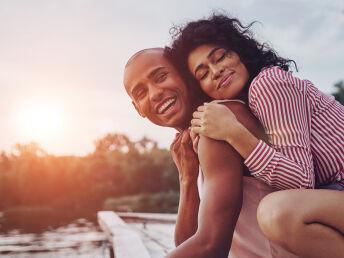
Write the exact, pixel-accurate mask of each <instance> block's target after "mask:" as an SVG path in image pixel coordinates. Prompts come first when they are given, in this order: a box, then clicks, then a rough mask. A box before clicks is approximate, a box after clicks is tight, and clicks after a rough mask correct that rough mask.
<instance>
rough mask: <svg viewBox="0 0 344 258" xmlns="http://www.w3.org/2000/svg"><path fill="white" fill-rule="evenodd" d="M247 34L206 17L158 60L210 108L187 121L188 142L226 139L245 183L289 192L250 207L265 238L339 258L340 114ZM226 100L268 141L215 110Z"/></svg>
mask: <svg viewBox="0 0 344 258" xmlns="http://www.w3.org/2000/svg"><path fill="white" fill-rule="evenodd" d="M251 26H252V23H251V24H250V25H248V26H243V25H242V24H241V23H240V21H239V20H237V19H233V18H229V17H226V16H223V15H213V16H212V17H210V18H209V19H204V20H198V21H195V22H190V23H189V24H187V25H186V26H185V27H184V28H179V29H178V28H177V30H176V31H177V33H176V34H175V36H174V42H173V44H172V47H171V48H170V49H167V51H166V52H167V55H168V56H169V58H170V59H171V60H173V62H174V64H175V66H176V67H179V70H180V71H182V72H183V75H184V77H185V78H194V79H196V80H197V81H198V85H196V86H195V84H188V85H189V86H190V87H199V86H200V87H201V88H202V90H203V91H204V92H205V93H206V94H207V95H208V96H209V97H211V98H212V99H214V100H217V101H213V102H212V103H207V104H205V105H203V106H200V107H199V108H198V111H197V112H195V113H194V119H193V120H192V134H193V137H194V143H195V145H197V137H195V135H197V134H202V135H205V136H207V137H210V138H213V139H217V140H224V141H227V142H228V143H229V144H230V145H231V146H232V147H233V148H234V149H235V150H236V151H237V152H238V153H239V154H240V155H241V156H242V157H243V159H244V163H245V165H246V166H247V168H248V169H249V171H250V173H251V175H253V176H254V177H256V178H258V179H261V180H263V181H264V182H265V183H267V184H269V185H271V186H272V187H274V188H276V189H280V190H282V189H283V190H285V189H289V190H286V191H277V192H274V193H272V194H269V195H268V196H266V197H265V198H264V199H263V200H262V201H261V203H260V206H259V208H258V213H257V217H258V222H259V225H260V227H261V230H262V231H263V233H264V234H265V235H266V236H267V237H268V238H269V239H270V240H272V241H274V242H276V243H278V244H280V245H281V246H283V247H285V248H286V249H287V250H290V251H291V252H293V253H295V254H297V255H299V256H302V257H342V256H343V253H344V236H343V234H344V208H343V204H344V192H343V190H344V168H343V163H344V126H343V125H344V107H343V106H342V105H341V104H340V103H338V102H337V101H335V99H334V98H333V97H330V96H327V95H325V94H324V93H322V92H320V91H319V90H318V89H317V88H316V87H315V86H314V85H313V84H312V83H311V82H310V81H308V80H301V79H299V78H297V77H294V76H293V74H292V73H291V72H290V71H289V70H290V68H291V65H295V68H296V69H297V67H296V64H295V62H294V61H293V60H289V59H285V58H282V57H280V56H278V54H277V53H276V52H275V51H274V50H273V49H271V48H269V47H268V46H267V45H266V44H260V43H259V42H258V41H257V40H255V39H254V38H253V35H252V32H251V31H250V27H251ZM191 90H192V89H191ZM226 101H239V102H241V103H244V104H245V105H248V106H249V108H250V110H251V112H252V113H253V114H254V115H255V117H256V118H257V119H258V120H259V121H260V123H261V124H262V126H263V127H264V130H265V133H266V134H267V135H268V138H269V139H268V142H267V143H265V142H264V141H262V140H260V139H258V138H256V137H255V136H254V135H253V134H252V133H251V132H250V131H249V130H247V129H246V128H245V126H243V125H242V124H241V123H240V121H238V120H237V119H236V117H235V115H234V114H233V112H231V110H230V109H228V108H227V107H225V106H224V105H220V104H219V103H216V102H226ZM219 118H220V119H219ZM300 188H302V189H301V190H300ZM307 188H308V190H305V189H307ZM314 188H327V189H334V190H335V191H334V190H325V189H321V190H319V189H314ZM291 189H292V190H291ZM296 189H297V190H296ZM338 190H339V191H338Z"/></svg>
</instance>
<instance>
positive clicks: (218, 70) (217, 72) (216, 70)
mask: <svg viewBox="0 0 344 258" xmlns="http://www.w3.org/2000/svg"><path fill="white" fill-rule="evenodd" d="M210 70H211V74H212V76H211V78H212V80H217V79H218V78H219V77H221V75H222V74H223V72H224V68H223V67H218V66H211V67H210Z"/></svg>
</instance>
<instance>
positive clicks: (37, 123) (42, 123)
mask: <svg viewBox="0 0 344 258" xmlns="http://www.w3.org/2000/svg"><path fill="white" fill-rule="evenodd" d="M18 122H19V127H20V131H21V132H22V134H23V136H25V138H27V139H29V140H33V141H38V142H40V141H44V140H48V139H49V138H51V137H54V136H56V135H58V134H59V133H61V131H62V129H63V127H64V117H63V114H62V112H61V111H59V110H58V109H57V108H53V107H51V106H49V105H45V106H43V105H42V106H39V105H35V106H29V107H26V108H25V110H23V111H22V112H21V114H20V115H19V117H18Z"/></svg>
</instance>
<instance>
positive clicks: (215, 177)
mask: <svg viewBox="0 0 344 258" xmlns="http://www.w3.org/2000/svg"><path fill="white" fill-rule="evenodd" d="M124 85H125V88H126V91H127V93H128V94H129V96H130V97H131V99H132V102H133V105H134V107H135V108H136V110H137V111H138V113H139V114H140V115H141V116H142V117H146V118H148V119H149V120H150V121H151V122H153V123H155V124H157V125H160V126H167V127H173V128H175V129H176V130H177V131H178V132H179V133H177V135H176V138H175V140H174V141H173V143H172V145H171V151H172V156H173V159H174V161H175V163H176V165H177V168H178V171H179V179H180V203H179V210H178V218H177V223H176V230H175V243H176V246H177V248H176V249H175V250H174V251H173V252H172V253H171V254H169V256H168V257H227V256H228V252H229V249H230V248H231V242H232V238H233V232H234V229H235V225H236V222H237V218H238V216H239V213H240V210H241V205H242V190H243V189H242V178H243V170H244V168H243V162H242V159H241V157H240V155H239V154H238V153H236V151H235V150H234V149H233V148H232V147H231V146H230V145H228V144H226V143H224V142H220V141H215V140H212V139H209V138H206V137H201V138H200V140H199V144H198V157H197V156H196V154H195V153H194V152H193V151H192V147H191V144H190V142H191V139H190V136H189V130H188V129H187V128H188V127H189V124H190V120H191V117H192V112H193V111H194V110H195V108H196V106H197V105H199V104H200V103H201V100H200V99H195V98H194V97H193V98H191V94H190V93H189V92H188V90H187V88H186V85H185V83H184V81H183V80H182V78H181V77H180V75H179V74H178V72H177V69H176V68H175V67H174V66H173V65H172V64H171V62H170V61H169V60H168V59H167V58H166V57H165V55H164V50H163V49H160V48H155V49H146V50H142V51H140V52H138V53H136V54H135V55H134V56H133V57H131V59H130V60H129V61H128V63H127V65H126V67H125V73H124ZM193 96H194V94H193ZM227 106H228V107H229V108H231V110H232V111H233V112H234V114H235V115H236V116H237V119H238V120H239V121H240V122H242V123H243V124H244V125H245V126H246V127H247V128H248V129H249V130H251V131H252V132H254V133H255V134H257V132H259V131H261V130H259V125H258V124H257V122H256V120H255V119H254V118H253V116H252V115H251V113H250V112H249V111H248V110H247V109H246V108H245V107H244V105H242V104H239V103H229V104H228V105H227ZM260 137H261V135H260ZM199 166H200V167H201V168H202V172H203V173H202V177H203V184H202V193H201V200H200V198H199V187H198V186H197V178H198V174H199V173H198V169H199ZM245 180H246V179H245ZM252 180H254V179H252ZM248 182H252V181H248ZM254 182H255V183H254V184H253V185H252V183H251V185H250V183H249V184H247V183H245V189H249V188H250V187H251V188H252V189H253V190H252V189H251V190H250V191H249V193H250V194H245V191H244V199H245V201H244V206H243V207H244V210H243V212H242V213H241V215H240V219H239V222H238V223H239V224H238V225H237V227H236V233H235V234H236V235H235V237H234V241H233V246H232V249H231V253H230V256H231V257H277V256H276V255H278V257H281V255H280V254H282V253H283V254H285V256H284V257H291V256H289V254H286V253H285V252H284V251H283V250H279V249H278V247H275V246H273V245H270V243H269V241H267V240H266V238H265V237H264V236H263V235H262V233H261V232H260V230H259V227H258V224H257V221H256V212H255V211H256V208H257V206H258V203H259V200H260V199H261V198H262V197H263V196H264V195H266V194H267V193H269V192H271V189H270V188H268V187H267V186H266V185H264V184H263V183H261V182H259V183H258V181H257V180H254ZM256 185H258V186H259V187H260V190H261V191H260V192H259V191H258V190H259V189H258V188H256V189H258V190H257V191H258V192H254V191H255V190H254V188H255V187H256ZM248 204H249V205H248ZM246 206H247V207H246ZM244 211H248V212H244ZM243 237H244V238H243ZM276 250H277V251H276ZM273 252H275V254H276V255H274V254H273Z"/></svg>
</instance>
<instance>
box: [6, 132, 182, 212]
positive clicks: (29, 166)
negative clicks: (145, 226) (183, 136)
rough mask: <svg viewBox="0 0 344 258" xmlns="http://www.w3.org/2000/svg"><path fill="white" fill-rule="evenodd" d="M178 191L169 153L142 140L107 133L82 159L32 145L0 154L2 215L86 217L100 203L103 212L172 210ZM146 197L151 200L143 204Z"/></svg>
mask: <svg viewBox="0 0 344 258" xmlns="http://www.w3.org/2000/svg"><path fill="white" fill-rule="evenodd" d="M178 191H179V183H178V172H177V169H176V167H175V165H174V163H173V160H172V157H171V155H170V153H169V151H168V150H166V149H161V148H159V147H158V145H157V143H156V142H155V141H153V140H151V139H148V138H146V137H144V138H142V139H141V140H139V141H132V140H130V139H129V138H128V137H127V136H126V135H124V134H108V135H106V136H105V137H104V138H102V139H99V140H97V141H96V142H95V151H94V152H93V153H92V154H90V155H88V156H85V157H76V156H54V155H50V154H48V153H46V152H45V151H44V150H43V149H41V148H40V146H39V145H38V144H36V143H30V144H27V145H21V144H17V145H16V146H15V150H14V151H13V152H12V153H11V154H5V153H2V154H1V156H0V210H1V211H4V213H5V215H6V214H7V215H9V214H11V215H13V214H18V213H20V212H24V213H25V214H26V213H30V214H31V213H32V212H33V213H37V214H39V212H40V211H42V212H43V211H44V212H45V213H46V214H48V215H47V216H50V215H51V216H55V217H56V216H57V215H56V213H61V214H64V215H68V216H69V217H75V216H84V217H87V216H88V215H91V214H92V216H94V214H95V212H96V211H97V210H101V209H103V208H104V203H105V202H106V203H107V204H106V207H105V208H107V209H112V208H113V209H115V208H119V209H124V210H133V211H149V210H152V211H157V212H176V210H177V206H178ZM135 195H140V196H145V197H144V198H143V200H145V203H146V204H147V205H146V206H142V204H140V203H138V202H133V201H132V200H130V196H135ZM128 196H129V197H128ZM150 196H152V198H153V200H154V198H155V200H156V202H154V201H153V202H151V201H149V200H148V201H147V200H146V199H147V198H148V199H149V198H150ZM120 197H121V198H120ZM123 198H124V199H123ZM128 198H129V199H128ZM133 198H134V197H133ZM117 199H118V200H119V202H116V200H117ZM134 199H135V198H134ZM136 199H137V198H136ZM121 200H122V201H121ZM123 200H127V201H126V202H123ZM116 203H117V204H116ZM166 203H167V204H166ZM111 204H112V205H111ZM116 205H117V206H116ZM49 211H50V212H49ZM49 214H50V215H49ZM18 216H19V215H18ZM7 217H8V216H7Z"/></svg>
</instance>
